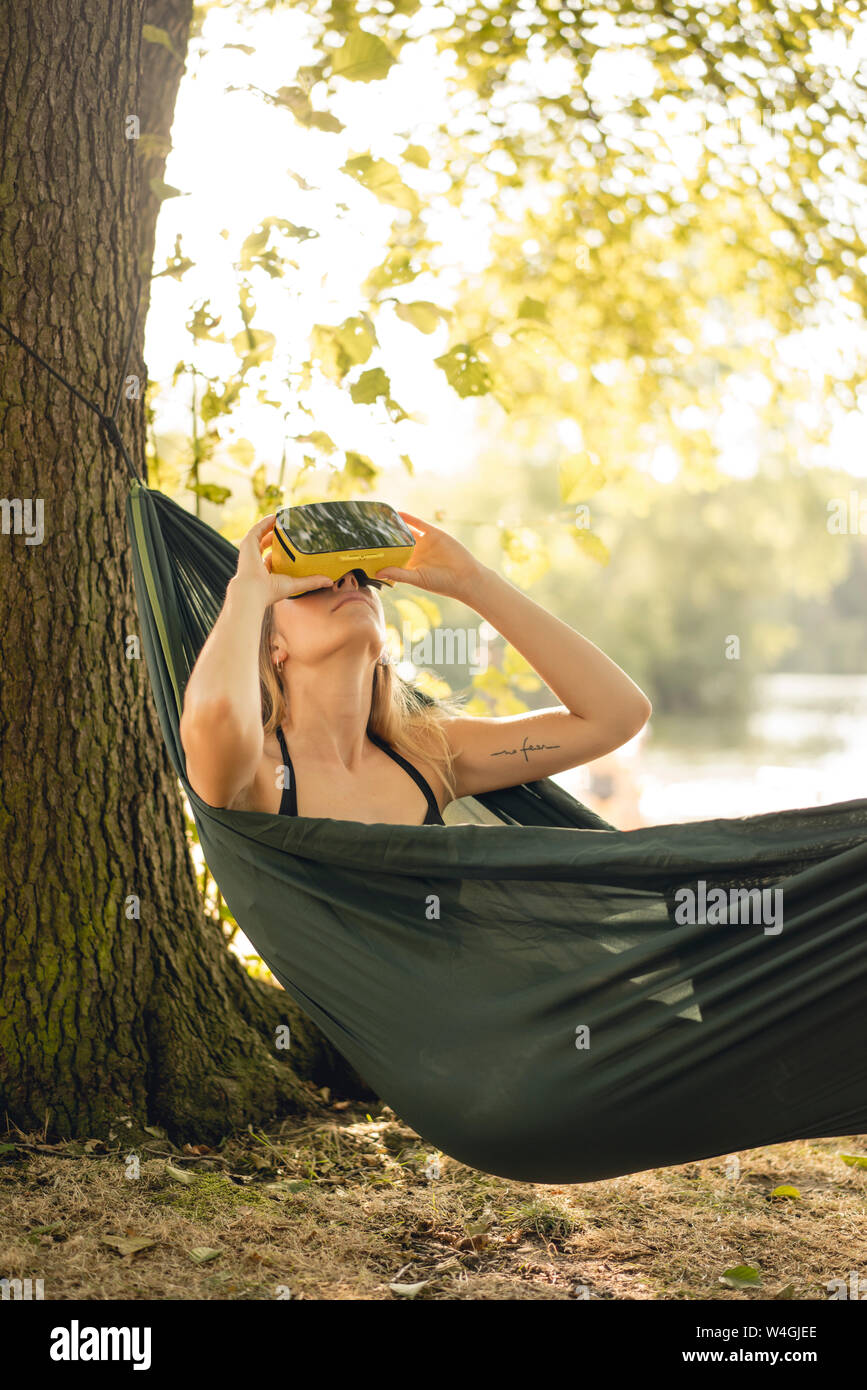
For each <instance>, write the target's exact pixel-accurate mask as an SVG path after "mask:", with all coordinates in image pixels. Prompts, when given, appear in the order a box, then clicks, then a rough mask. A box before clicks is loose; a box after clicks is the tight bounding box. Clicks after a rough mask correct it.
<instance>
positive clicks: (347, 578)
mask: <svg viewBox="0 0 867 1390" xmlns="http://www.w3.org/2000/svg"><path fill="white" fill-rule="evenodd" d="M343 586H345V587H346V588H347V589H359V588H360V587H361V586H360V584H359V582H358V576H357V575H356V573H355V571H354V570H350V571H349V573H348V574H344V575H343V577H342V578H341V579H338V581H337V584H336V585H335V587H336V588H338V589H340V588H341V587H343Z"/></svg>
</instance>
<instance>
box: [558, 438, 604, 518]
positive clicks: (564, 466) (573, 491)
mask: <svg viewBox="0 0 867 1390" xmlns="http://www.w3.org/2000/svg"><path fill="white" fill-rule="evenodd" d="M604 486H605V469H604V468H603V467H602V465H601V464H600V462H599V460H598V458H597V457H596V455H595V454H590V453H588V452H587V450H586V449H584V450H582V452H581V453H580V454H575V455H574V456H573V457H572V458H569V459H566V460H564V462H563V463H561V464H560V496H561V497H562V499H563V501H564V502H565V503H566V504H567V505H568V506H571V505H572V504H573V503H575V502H583V501H584V499H585V497H592V496H593V494H594V492H598V491H599V489H600V488H601V487H604Z"/></svg>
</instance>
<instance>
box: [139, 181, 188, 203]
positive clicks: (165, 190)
mask: <svg viewBox="0 0 867 1390" xmlns="http://www.w3.org/2000/svg"><path fill="white" fill-rule="evenodd" d="M148 187H149V188H150V191H151V193H153V195H154V197H155V198H159V200H160V202H161V203H164V202H165V201H166V199H167V198H189V196H190V195H189V193H182V192H181V190H180V189H179V188H172V185H171V184H170V183H166V182H165V181H164V180H163V179H150V180H149V182H148Z"/></svg>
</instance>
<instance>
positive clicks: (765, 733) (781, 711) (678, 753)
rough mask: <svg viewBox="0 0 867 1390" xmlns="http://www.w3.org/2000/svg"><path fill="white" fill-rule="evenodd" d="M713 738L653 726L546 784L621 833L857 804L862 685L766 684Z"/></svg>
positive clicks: (828, 680)
mask: <svg viewBox="0 0 867 1390" xmlns="http://www.w3.org/2000/svg"><path fill="white" fill-rule="evenodd" d="M755 692H756V706H755V711H754V713H753V714H752V715H751V716H749V717H748V718H747V720H746V721H745V722H743V723H742V724H741V725H740V726H737V727H734V728H731V729H730V728H723V727H720V726H719V725H715V724H714V723H713V722H711V721H710V720H707V719H705V720H702V721H700V722H698V723H696V722H695V721H693V722H692V723H688V722H684V721H681V722H672V721H670V720H669V721H662V720H659V721H658V720H657V716H656V715H655V714H654V716H653V717H652V719H651V721H650V725H649V727H648V728H646V729H644V730H642V732H641V734H639V736H638V737H637V738H635V739H633V740H632V741H631V742H630V743H628V744H625V745H624V747H623V748H621V749H618V750H617V752H616V753H613V754H610V755H609V756H608V757H606V758H602V759H599V761H597V762H595V763H593V764H591V765H589V766H587V767H580V768H575V769H573V770H572V771H570V772H566V773H563V774H562V775H560V776H558V777H557V778H555V780H556V781H557V782H559V783H560V785H561V786H563V787H565V788H566V790H567V791H569V792H571V793H572V795H573V796H576V797H577V798H578V799H579V801H583V802H584V803H585V805H587V806H590V807H591V808H592V809H593V810H594V811H597V812H598V813H599V815H601V816H603V817H604V818H605V819H606V820H608V821H610V822H611V824H612V825H615V826H617V827H618V829H621V830H630V829H634V828H636V827H638V826H642V825H666V824H670V823H672V822H674V821H692V820H706V819H710V818H713V817H717V816H727V817H728V816H751V815H759V814H761V813H763V812H766V811H780V810H785V809H791V808H795V807H801V806H821V805H830V804H832V803H834V802H837V801H849V800H857V799H861V798H865V797H867V676H813V675H786V674H781V675H774V676H764V677H761V678H760V679H758V680H757V681H756V684H755Z"/></svg>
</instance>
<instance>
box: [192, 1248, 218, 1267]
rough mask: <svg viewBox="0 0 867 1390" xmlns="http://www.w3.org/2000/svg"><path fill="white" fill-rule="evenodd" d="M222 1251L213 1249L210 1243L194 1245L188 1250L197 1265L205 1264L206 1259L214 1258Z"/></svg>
mask: <svg viewBox="0 0 867 1390" xmlns="http://www.w3.org/2000/svg"><path fill="white" fill-rule="evenodd" d="M222 1253H223V1252H222V1250H214V1249H213V1248H212V1247H211V1246H210V1245H196V1246H194V1247H193V1249H192V1250H191V1251H190V1255H191V1257H192V1258H193V1259H194V1260H195V1262H196V1264H197V1265H203V1264H206V1263H207V1261H208V1260H215V1259H216V1258H217V1256H218V1255H222Z"/></svg>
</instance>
